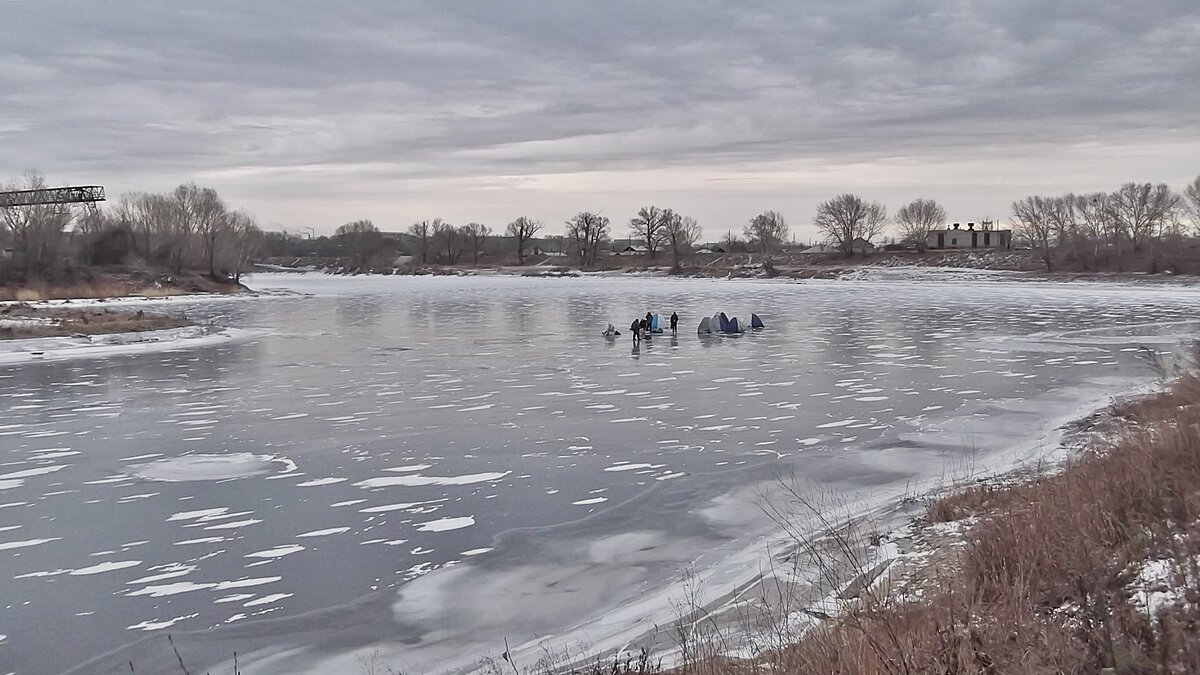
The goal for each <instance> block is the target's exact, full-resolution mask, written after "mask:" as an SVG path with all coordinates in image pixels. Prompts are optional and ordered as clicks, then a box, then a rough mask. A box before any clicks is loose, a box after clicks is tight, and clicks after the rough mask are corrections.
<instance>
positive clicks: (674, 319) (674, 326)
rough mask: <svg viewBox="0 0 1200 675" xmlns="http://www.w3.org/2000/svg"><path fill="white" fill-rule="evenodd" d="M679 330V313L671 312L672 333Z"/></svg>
mask: <svg viewBox="0 0 1200 675" xmlns="http://www.w3.org/2000/svg"><path fill="white" fill-rule="evenodd" d="M678 332H679V315H678V314H676V313H675V312H671V335H675V334H676V333H678Z"/></svg>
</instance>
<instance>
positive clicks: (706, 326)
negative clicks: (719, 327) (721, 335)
mask: <svg viewBox="0 0 1200 675" xmlns="http://www.w3.org/2000/svg"><path fill="white" fill-rule="evenodd" d="M696 332H697V333H699V334H701V335H708V334H710V333H712V332H713V330H712V319H710V318H708V317H707V316H706V317H704V318H703V319H700V326H699V327H698V328H696Z"/></svg>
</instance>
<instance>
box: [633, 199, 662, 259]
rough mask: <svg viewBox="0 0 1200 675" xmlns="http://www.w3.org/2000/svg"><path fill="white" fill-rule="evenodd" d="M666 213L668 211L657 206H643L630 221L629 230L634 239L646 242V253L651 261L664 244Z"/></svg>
mask: <svg viewBox="0 0 1200 675" xmlns="http://www.w3.org/2000/svg"><path fill="white" fill-rule="evenodd" d="M665 213H666V211H664V210H663V209H660V208H658V207H657V206H643V207H642V208H641V209H639V210H638V212H637V215H636V216H634V217H633V218H631V219H630V220H629V230H630V231H631V232H632V233H633V235H634V237H636V238H640V239H642V240H644V241H645V242H646V252H647V253H648V254H649V255H650V259H651V260H654V257H655V256H656V255H657V254H658V251H659V249H661V248H662V245H663V243H664V235H665V232H664V229H665V226H666V223H665V222H664V219H663V215H664V214H665Z"/></svg>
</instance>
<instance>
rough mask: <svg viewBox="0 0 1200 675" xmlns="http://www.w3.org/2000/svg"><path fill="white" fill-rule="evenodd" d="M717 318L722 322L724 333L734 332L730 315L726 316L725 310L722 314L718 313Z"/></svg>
mask: <svg viewBox="0 0 1200 675" xmlns="http://www.w3.org/2000/svg"><path fill="white" fill-rule="evenodd" d="M717 319H718V320H719V321H720V322H721V332H722V333H732V332H733V331H732V330H730V328H731V326H730V325H729V317H727V316H725V312H721V313H720V314H718V315H717Z"/></svg>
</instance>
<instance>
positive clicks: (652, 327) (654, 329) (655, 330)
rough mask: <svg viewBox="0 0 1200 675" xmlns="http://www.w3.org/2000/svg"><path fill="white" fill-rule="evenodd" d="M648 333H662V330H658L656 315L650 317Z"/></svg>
mask: <svg viewBox="0 0 1200 675" xmlns="http://www.w3.org/2000/svg"><path fill="white" fill-rule="evenodd" d="M650 332H651V333H661V332H663V329H662V328H660V327H659V325H658V315H657V314H655V315H654V316H652V317H650Z"/></svg>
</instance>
